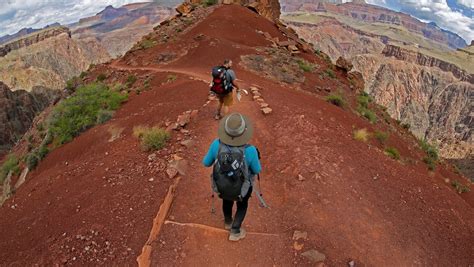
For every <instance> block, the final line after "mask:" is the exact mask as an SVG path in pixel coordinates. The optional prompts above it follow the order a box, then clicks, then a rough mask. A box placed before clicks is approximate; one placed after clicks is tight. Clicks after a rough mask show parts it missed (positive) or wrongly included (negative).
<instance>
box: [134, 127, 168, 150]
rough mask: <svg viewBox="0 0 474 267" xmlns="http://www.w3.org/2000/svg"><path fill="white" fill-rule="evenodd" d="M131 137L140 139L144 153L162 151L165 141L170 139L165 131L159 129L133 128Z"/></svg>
mask: <svg viewBox="0 0 474 267" xmlns="http://www.w3.org/2000/svg"><path fill="white" fill-rule="evenodd" d="M133 136H135V137H136V138H138V139H140V142H141V146H142V149H143V150H144V151H155V150H159V149H162V148H163V147H164V146H165V144H166V141H168V139H169V138H170V137H171V136H170V133H168V132H167V131H166V130H165V129H163V128H160V127H157V126H155V127H145V126H141V125H140V126H135V127H134V128H133Z"/></svg>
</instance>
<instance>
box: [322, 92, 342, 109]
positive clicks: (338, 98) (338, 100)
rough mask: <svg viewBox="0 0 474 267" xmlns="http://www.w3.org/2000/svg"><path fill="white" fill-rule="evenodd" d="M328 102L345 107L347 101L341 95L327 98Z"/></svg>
mask: <svg viewBox="0 0 474 267" xmlns="http://www.w3.org/2000/svg"><path fill="white" fill-rule="evenodd" d="M326 101H327V102H329V103H331V104H333V105H336V106H338V107H344V106H345V105H346V101H345V100H344V97H343V96H342V95H341V94H335V93H333V94H330V95H328V96H326Z"/></svg>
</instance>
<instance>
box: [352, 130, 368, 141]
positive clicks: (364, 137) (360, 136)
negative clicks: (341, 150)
mask: <svg viewBox="0 0 474 267" xmlns="http://www.w3.org/2000/svg"><path fill="white" fill-rule="evenodd" d="M354 139H355V140H357V141H361V142H364V143H365V142H367V141H368V140H369V133H368V132H367V129H365V128H364V129H359V130H356V131H354Z"/></svg>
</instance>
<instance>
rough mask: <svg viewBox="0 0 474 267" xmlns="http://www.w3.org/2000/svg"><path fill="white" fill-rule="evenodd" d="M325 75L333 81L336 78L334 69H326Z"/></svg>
mask: <svg viewBox="0 0 474 267" xmlns="http://www.w3.org/2000/svg"><path fill="white" fill-rule="evenodd" d="M324 73H325V74H326V75H327V76H328V77H330V78H332V79H334V78H336V74H334V71H333V70H332V69H326V70H325V71H324Z"/></svg>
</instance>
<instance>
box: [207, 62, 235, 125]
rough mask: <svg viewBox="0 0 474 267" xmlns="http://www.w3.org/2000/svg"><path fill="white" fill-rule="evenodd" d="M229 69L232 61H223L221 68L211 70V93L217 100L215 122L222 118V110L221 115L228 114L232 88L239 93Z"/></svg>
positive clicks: (232, 73)
mask: <svg viewBox="0 0 474 267" xmlns="http://www.w3.org/2000/svg"><path fill="white" fill-rule="evenodd" d="M231 68H232V60H230V59H226V60H224V64H223V65H222V66H217V67H214V68H212V83H211V92H213V93H214V94H216V96H217V98H218V99H219V104H218V106H217V112H216V115H215V117H214V118H215V119H216V120H220V119H221V118H222V117H223V116H222V113H221V110H222V108H224V114H223V115H226V114H227V113H228V112H229V107H230V106H232V104H233V102H234V99H233V96H232V90H233V89H234V87H235V88H237V93H240V88H239V86H237V84H236V82H235V79H236V77H235V72H234V71H233V70H232V69H231Z"/></svg>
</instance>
